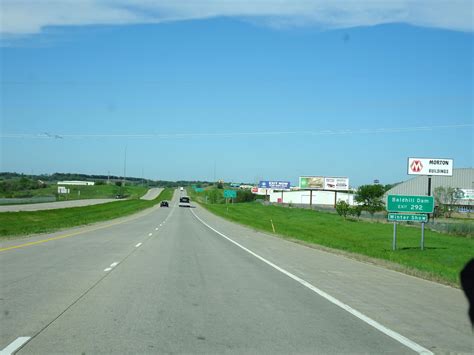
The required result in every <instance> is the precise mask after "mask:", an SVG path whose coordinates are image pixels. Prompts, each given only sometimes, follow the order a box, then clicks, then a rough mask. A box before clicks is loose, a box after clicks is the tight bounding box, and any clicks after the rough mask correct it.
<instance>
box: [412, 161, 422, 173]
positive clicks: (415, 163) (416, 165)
mask: <svg viewBox="0 0 474 355" xmlns="http://www.w3.org/2000/svg"><path fill="white" fill-rule="evenodd" d="M410 168H411V171H413V172H414V173H419V172H420V171H421V169H423V164H421V161H420V160H413V162H412V163H411V165H410Z"/></svg>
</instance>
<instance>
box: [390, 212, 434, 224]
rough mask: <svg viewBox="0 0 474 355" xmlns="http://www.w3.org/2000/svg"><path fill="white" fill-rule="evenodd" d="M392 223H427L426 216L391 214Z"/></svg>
mask: <svg viewBox="0 0 474 355" xmlns="http://www.w3.org/2000/svg"><path fill="white" fill-rule="evenodd" d="M388 220H389V221H390V222H427V221H428V217H427V215H426V214H407V213H389V214H388Z"/></svg>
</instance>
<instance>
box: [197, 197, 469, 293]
mask: <svg viewBox="0 0 474 355" xmlns="http://www.w3.org/2000/svg"><path fill="white" fill-rule="evenodd" d="M190 195H191V197H194V200H198V201H199V200H200V199H199V197H198V195H199V194H196V193H194V192H192V191H190ZM201 202H202V200H201ZM202 205H203V206H204V207H205V208H207V209H208V210H209V211H210V212H213V213H214V214H216V215H218V216H221V217H224V218H226V219H228V220H231V221H234V222H238V223H241V224H244V225H247V226H250V227H252V228H254V229H257V230H261V231H265V232H269V233H273V230H272V225H271V222H270V220H272V221H273V224H274V227H275V231H276V233H277V234H278V235H279V236H282V237H284V238H288V239H292V240H295V241H298V242H303V243H305V244H317V245H321V246H323V247H327V248H331V249H336V250H339V251H342V252H344V253H349V254H351V255H352V256H356V255H354V254H357V255H362V256H363V257H362V258H361V259H365V260H372V261H375V262H376V263H378V264H383V265H385V266H388V267H390V268H394V269H397V270H399V271H402V272H405V273H408V274H411V275H415V276H419V277H423V278H427V279H430V280H434V281H439V282H443V283H447V284H450V285H455V286H458V285H459V272H460V270H461V269H462V267H463V266H464V265H465V263H466V262H467V261H468V260H469V259H470V258H472V257H474V239H473V238H472V236H470V237H469V236H468V237H460V236H453V235H447V234H442V233H436V232H432V231H429V230H426V231H425V250H423V251H421V250H420V236H421V232H420V229H419V228H414V227H410V226H405V225H403V224H402V223H399V224H398V228H397V247H398V249H397V250H396V251H392V249H391V248H392V235H393V225H392V224H389V223H373V222H365V221H357V220H350V219H348V220H344V219H343V218H342V217H340V216H339V215H336V214H332V213H326V212H316V211H311V210H305V209H297V208H285V207H278V206H264V205H261V204H259V203H240V204H228V205H225V204H205V203H203V204H202ZM356 257H357V256H356ZM367 257H368V258H367Z"/></svg>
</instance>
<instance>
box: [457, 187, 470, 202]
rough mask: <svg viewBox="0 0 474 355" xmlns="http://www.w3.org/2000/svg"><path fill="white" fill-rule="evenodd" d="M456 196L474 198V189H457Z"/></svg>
mask: <svg viewBox="0 0 474 355" xmlns="http://www.w3.org/2000/svg"><path fill="white" fill-rule="evenodd" d="M454 198H455V199H456V200H474V189H456V191H454Z"/></svg>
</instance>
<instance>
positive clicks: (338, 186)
mask: <svg viewBox="0 0 474 355" xmlns="http://www.w3.org/2000/svg"><path fill="white" fill-rule="evenodd" d="M324 190H333V191H348V190H349V178H346V177H325V178H324Z"/></svg>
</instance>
